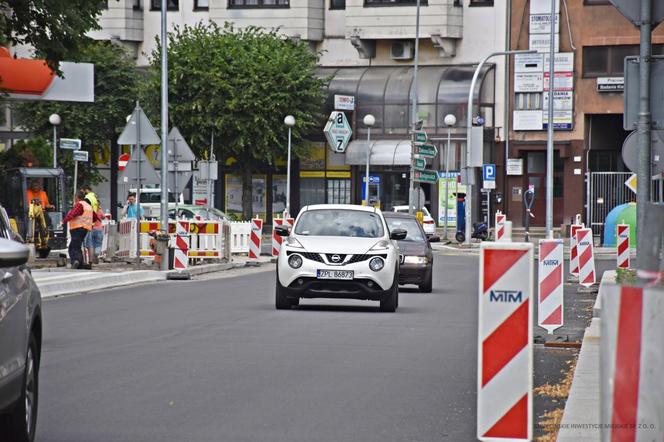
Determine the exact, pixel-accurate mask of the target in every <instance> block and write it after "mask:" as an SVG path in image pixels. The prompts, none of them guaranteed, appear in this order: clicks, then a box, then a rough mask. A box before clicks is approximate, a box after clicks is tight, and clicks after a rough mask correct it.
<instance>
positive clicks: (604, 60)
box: [583, 46, 609, 77]
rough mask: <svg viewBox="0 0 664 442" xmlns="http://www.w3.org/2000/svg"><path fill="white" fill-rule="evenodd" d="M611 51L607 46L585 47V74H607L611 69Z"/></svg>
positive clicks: (587, 75) (589, 75) (588, 75)
mask: <svg viewBox="0 0 664 442" xmlns="http://www.w3.org/2000/svg"><path fill="white" fill-rule="evenodd" d="M608 65H609V51H608V48H607V47H606V46H587V47H584V48H583V75H584V76H586V77H593V76H600V75H607V74H608V71H609V66H608Z"/></svg>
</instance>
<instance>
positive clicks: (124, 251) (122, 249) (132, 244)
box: [116, 218, 137, 258]
mask: <svg viewBox="0 0 664 442" xmlns="http://www.w3.org/2000/svg"><path fill="white" fill-rule="evenodd" d="M136 222H137V220H136V219H133V218H132V219H126V220H123V221H120V222H119V223H118V251H117V252H116V256H118V257H120V258H136V257H137V250H136Z"/></svg>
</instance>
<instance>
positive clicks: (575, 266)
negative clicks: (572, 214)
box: [569, 215, 583, 277]
mask: <svg viewBox="0 0 664 442" xmlns="http://www.w3.org/2000/svg"><path fill="white" fill-rule="evenodd" d="M577 216H578V215H577ZM582 228H583V225H582V224H572V225H571V226H570V229H569V273H570V275H572V276H576V277H578V276H579V249H578V244H577V242H576V234H577V232H578V231H579V229H582Z"/></svg>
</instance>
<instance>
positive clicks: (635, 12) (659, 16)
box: [609, 0, 664, 28]
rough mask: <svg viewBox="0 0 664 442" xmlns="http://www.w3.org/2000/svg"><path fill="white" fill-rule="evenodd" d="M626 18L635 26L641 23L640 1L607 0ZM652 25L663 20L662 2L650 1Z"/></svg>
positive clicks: (663, 6)
mask: <svg viewBox="0 0 664 442" xmlns="http://www.w3.org/2000/svg"><path fill="white" fill-rule="evenodd" d="M609 1H610V2H611V4H612V5H613V6H614V7H615V8H616V9H617V10H618V11H620V13H621V14H622V15H624V16H625V18H627V20H629V21H631V22H632V23H634V25H635V26H637V27H638V26H639V25H640V24H641V3H642V2H640V1H637V0H609ZM651 7H652V27H653V28H654V27H656V26H657V25H658V24H659V22H661V21H662V20H664V2H661V1H654V2H652V6H651Z"/></svg>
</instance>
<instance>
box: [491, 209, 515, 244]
mask: <svg viewBox="0 0 664 442" xmlns="http://www.w3.org/2000/svg"><path fill="white" fill-rule="evenodd" d="M506 221H507V215H505V214H504V213H503V212H501V211H500V210H497V211H496V216H495V222H494V224H493V225H494V226H496V229H495V231H496V242H503V241H511V239H512V238H511V231H510V232H509V233H510V235H509V237H508V236H507V235H506V234H507V231H506V228H505V223H506Z"/></svg>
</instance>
